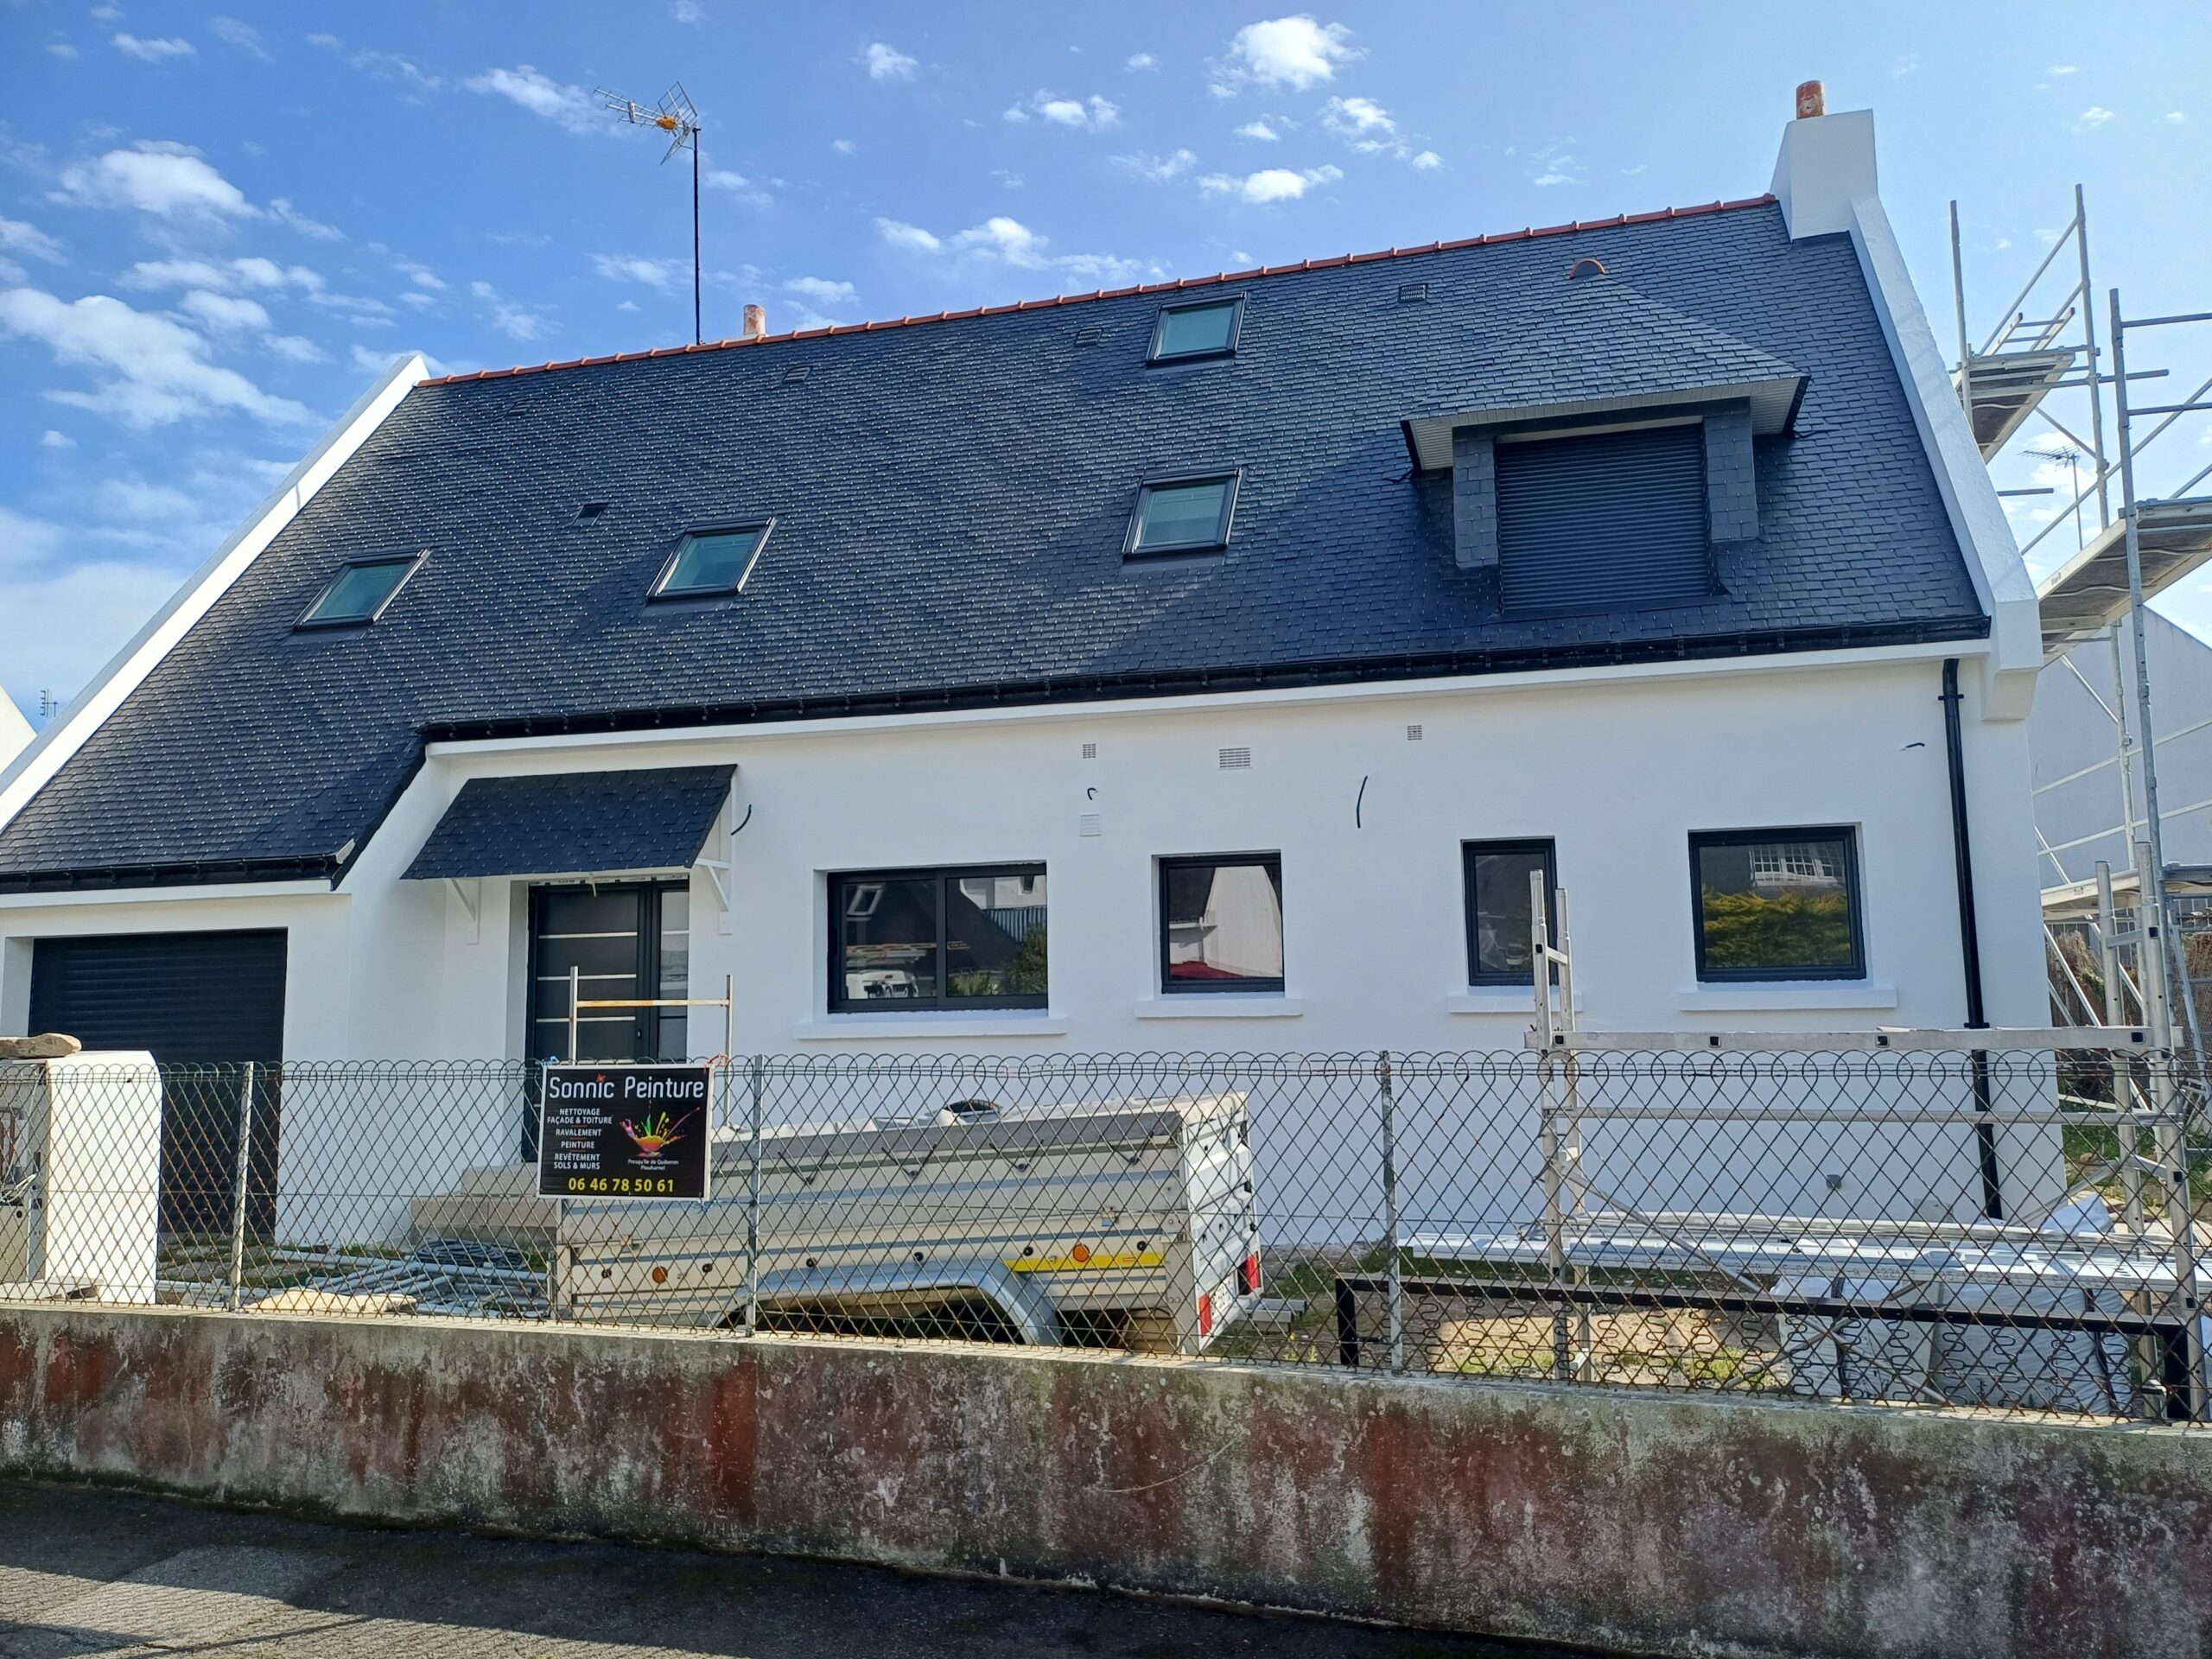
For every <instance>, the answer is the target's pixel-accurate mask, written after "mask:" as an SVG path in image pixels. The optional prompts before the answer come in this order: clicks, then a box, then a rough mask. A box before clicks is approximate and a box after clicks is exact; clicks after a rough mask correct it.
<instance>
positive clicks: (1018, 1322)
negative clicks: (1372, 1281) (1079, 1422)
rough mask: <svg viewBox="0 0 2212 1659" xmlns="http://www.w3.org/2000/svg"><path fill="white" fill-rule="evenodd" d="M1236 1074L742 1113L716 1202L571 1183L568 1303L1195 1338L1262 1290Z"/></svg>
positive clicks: (629, 1311)
mask: <svg viewBox="0 0 2212 1659" xmlns="http://www.w3.org/2000/svg"><path fill="white" fill-rule="evenodd" d="M1250 1141H1251V1136H1250V1128H1249V1121H1248V1119H1247V1116H1246V1113H1245V1096H1244V1095H1243V1092H1242V1091H1241V1090H1239V1091H1233V1092H1224V1093H1218V1094H1209V1095H1201V1096H1183V1097H1178V1098H1173V1099H1120V1100H1109V1101H1090V1102H1071V1103H1058V1104H1052V1105H1043V1106H1035V1107H1020V1108H1001V1106H999V1105H998V1104H996V1103H993V1102H990V1101H986V1100H963V1101H958V1102H955V1103H951V1104H949V1105H947V1106H945V1107H943V1108H941V1109H936V1110H934V1111H932V1112H931V1113H929V1114H927V1115H925V1116H914V1117H900V1118H889V1119H883V1118H879V1119H873V1120H869V1121H866V1122H849V1123H809V1124H787V1125H776V1126H772V1127H766V1128H757V1129H756V1128H751V1127H739V1126H725V1127H723V1128H721V1129H720V1130H719V1131H718V1132H717V1133H716V1135H715V1141H714V1147H713V1153H712V1160H711V1185H710V1188H709V1192H710V1196H709V1198H706V1199H705V1200H703V1201H696V1202H694V1201H687V1200H674V1201H670V1200H658V1201H656V1200H644V1201H640V1200H601V1199H594V1198H567V1199H563V1200H561V1201H560V1213H559V1217H558V1220H557V1224H556V1248H555V1249H554V1252H553V1263H552V1268H551V1277H552V1285H551V1289H552V1302H553V1315H554V1317H555V1318H556V1319H575V1320H580V1321H604V1322H610V1323H618V1324H622V1323H634V1324H640V1325H696V1326H699V1327H702V1328H733V1329H742V1330H747V1331H753V1330H758V1329H780V1330H828V1331H852V1330H863V1331H879V1332H890V1333H893V1334H905V1335H914V1334H924V1335H946V1336H963V1337H980V1338H996V1339H1000V1340H1010V1341H1015V1342H1021V1343H1031V1344H1058V1343H1070V1342H1074V1343H1083V1342H1091V1343H1098V1344H1106V1345H1113V1346H1123V1347H1134V1348H1141V1349H1152V1350H1168V1351H1177V1352H1182V1353H1196V1352H1199V1351H1203V1350H1205V1349H1206V1348H1208V1347H1210V1346H1211V1344H1213V1343H1214V1341H1215V1340H1216V1339H1217V1338H1218V1337H1219V1336H1220V1335H1221V1334H1222V1332H1224V1331H1225V1330H1227V1329H1228V1328H1229V1327H1230V1325H1233V1324H1235V1323H1236V1321H1237V1320H1239V1319H1243V1318H1244V1317H1246V1316H1247V1315H1248V1314H1249V1313H1252V1312H1253V1311H1254V1309H1255V1306H1256V1305H1257V1303H1258V1301H1259V1300H1260V1296H1261V1268H1260V1255H1259V1218H1258V1211H1257V1207H1256V1204H1255V1194H1254V1176H1253V1167H1252V1152H1251V1144H1250Z"/></svg>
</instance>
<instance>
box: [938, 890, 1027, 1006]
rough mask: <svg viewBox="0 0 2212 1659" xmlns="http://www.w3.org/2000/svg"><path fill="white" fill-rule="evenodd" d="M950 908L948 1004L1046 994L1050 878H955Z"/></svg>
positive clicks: (946, 946)
mask: <svg viewBox="0 0 2212 1659" xmlns="http://www.w3.org/2000/svg"><path fill="white" fill-rule="evenodd" d="M944 896H945V907H944V961H945V980H944V991H945V997H946V1000H947V1001H973V1000H974V999H976V998H977V997H1001V996H1022V995H1038V996H1042V995H1044V993H1045V878H1044V876H1043V875H1042V874H1032V875H969V876H954V877H951V878H949V879H948V880H947V883H946V887H945V895H944Z"/></svg>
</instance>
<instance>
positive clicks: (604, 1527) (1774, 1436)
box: [0, 1306, 2212, 1659]
mask: <svg viewBox="0 0 2212 1659" xmlns="http://www.w3.org/2000/svg"><path fill="white" fill-rule="evenodd" d="M0 1472H5V1473H8V1474H13V1475H22V1476H35V1477H42V1478H92V1479H97V1480H106V1481H119V1482H124V1483H128V1484H134V1485H139V1486H143V1487H147V1488H151V1489H156V1490H160V1491H171V1492H177V1493H182V1494H185V1495H188V1496H194V1497H207V1498H213V1499H218V1500H221V1501H225V1502H232V1503H267V1504H274V1505H279V1506H283V1507H287V1508H293V1509H299V1510H309V1511H314V1512H320V1513H329V1514H335V1515H340V1516H356V1517H360V1518H363V1519H371V1520H378V1521H391V1522H419V1523H431V1524H444V1525H461V1526H481V1527H490V1528H498V1529H516V1530H520V1531H524V1532H532V1533H544V1534H611V1535H621V1536H629V1537H637V1538H645V1539H660V1540H669V1541H682V1542H686V1543H692V1544H700V1545H705V1546H709V1547H712V1548H734V1549H766V1550H771V1551H785V1552H794V1553H804V1554H822V1555H830V1556H838V1557H846V1558H851V1559H857V1560H871V1561H880V1562H888V1563H892V1564H894V1565H898V1566H902V1567H916V1568H920V1569H924V1570H949V1571H964V1572H983V1573H1001V1572H1003V1573H1012V1574H1015V1575H1018V1576H1024V1577H1037V1578H1044V1579H1065V1578H1082V1579H1086V1580H1096V1581H1097V1582H1100V1583H1103V1584H1109V1585H1115V1586H1126V1587H1130V1588H1135V1589H1143V1590H1152V1591H1160V1592H1174V1593H1183V1594H1198V1595H1208V1596H1218V1597H1223V1598H1227V1599H1235V1600H1241V1601H1250V1602H1256V1603H1262V1604H1270V1605H1283V1606H1293V1607H1302V1608H1308V1609H1313V1610H1316V1611H1328V1612H1337V1613H1345V1614H1354V1615H1359V1616H1363V1617H1372V1618H1387V1619H1391V1620H1396V1621H1401V1622H1404V1623H1409V1624H1427V1625H1434V1626H1441V1627H1449V1628H1455V1629H1463V1630H1480V1631H1485V1632H1490V1633H1494V1634H1499V1635H1510V1636H1518V1637H1537V1638H1545V1639H1550V1640H1554V1641H1562V1642H1576V1643H1590V1644H1592V1645H1597V1646H1605V1647H1611V1648H1618V1649H1627V1650H1632V1651H1637V1652H1649V1653H1662V1654H1679V1655H1691V1654H1696V1655H1721V1654H1725V1655H1782V1654H1788V1655H1815V1654H1818V1655H1834V1654H1853V1655H1882V1656H1890V1655H1897V1656H1904V1655H1912V1656H1936V1655H1961V1656H1965V1655H1972V1656H1980V1655H1987V1656H1993V1659H1994V1656H2000V1655H2001V1656H2007V1659H2038V1656H2051V1659H2101V1656H2120V1655H2135V1654H2145V1655H2148V1654H2159V1655H2182V1654H2193V1653H2201V1652H2204V1651H2206V1650H2207V1643H2212V1568H2208V1566H2207V1554H2206V1541H2207V1540H2208V1538H2212V1434H2207V1433H2204V1432H2202V1431H2197V1430H2182V1429H2168V1428H2147V1427H2146V1428H2133V1429H2130V1428H2084V1427H2067V1426H2054V1425H2050V1424H2033V1423H2028V1422H2011V1421H1999V1420H1996V1419H1991V1418H1973V1417H1968V1416H1965V1415H1948V1416H1947V1415H1942V1414H1935V1413H1901V1412H1894V1411H1881V1410H1838V1409H1834V1408H1815V1407H1793V1406H1786V1405H1782V1406H1777V1405H1764V1404H1752V1403H1749V1402H1727V1401H1722V1400H1717V1399H1690V1398H1683V1397H1675V1398H1666V1397H1660V1396H1656V1395H1637V1394H1631V1393H1629V1392H1625V1391H1613V1390H1600V1389H1588V1390H1569V1389H1547V1388H1539V1387H1516V1386H1510V1385H1479V1384H1470V1383H1463V1382H1457V1381H1452V1380H1445V1379H1395V1378H1390V1377H1388V1376H1375V1375H1371V1374H1370V1375H1363V1376H1357V1377H1346V1376H1342V1375H1341V1374H1336V1373H1327V1372H1318V1371H1317V1372H1309V1373H1298V1372H1293V1371H1290V1370H1253V1369H1246V1368H1240V1367H1236V1366H1231V1365H1217V1364H1211V1363H1190V1362H1178V1361H1163V1360H1144V1359H1129V1358H1110V1357H1099V1356H1078V1355H1065V1354H1051V1355H1039V1354H1032V1353H1021V1352H1011V1351H997V1352H983V1351H975V1350H959V1349H953V1348H931V1349H930V1350H927V1351H924V1350H920V1349H916V1348H898V1347H891V1346H885V1345H874V1344H860V1343H842V1344H833V1343H819V1344H815V1343H804V1342H797V1341H774V1342H762V1343H759V1344H737V1343H733V1342H729V1341H727V1340H716V1339H713V1338H683V1337H662V1336H650V1337H648V1336H638V1335H614V1334H607V1333H594V1332H579V1331H573V1330H572V1331H557V1330H556V1331H542V1330H541V1331H530V1330H518V1329H515V1328H513V1327H504V1328H503V1327H499V1326H490V1325H453V1324H442V1323H438V1322H434V1321H429V1320H413V1321H404V1322H394V1323H385V1324H369V1323H351V1322H345V1321H338V1320H315V1319H283V1318H268V1317H261V1318H248V1319H241V1318H238V1317H235V1316H225V1315H219V1314H203V1313H182V1312H177V1311H168V1310H164V1311H156V1312H151V1313H149V1312H143V1311H140V1312H136V1313H127V1312H120V1311H115V1310H95V1309H88V1308H68V1307H61V1306H50V1307H42V1308H35V1309H10V1310H6V1311H4V1312H0Z"/></svg>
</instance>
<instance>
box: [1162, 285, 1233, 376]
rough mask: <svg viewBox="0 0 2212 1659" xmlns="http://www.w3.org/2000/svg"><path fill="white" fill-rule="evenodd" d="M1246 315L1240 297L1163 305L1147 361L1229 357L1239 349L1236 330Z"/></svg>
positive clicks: (1180, 361) (1181, 360)
mask: <svg viewBox="0 0 2212 1659" xmlns="http://www.w3.org/2000/svg"><path fill="white" fill-rule="evenodd" d="M1243 316H1244V301H1243V297H1242V296H1236V297H1234V298H1230V299H1226V300H1199V301H1197V302H1194V303H1192V304H1189V305H1166V306H1162V307H1161V308H1160V321H1159V323H1158V325H1157V326H1155V327H1154V329H1153V331H1152V354H1151V355H1150V356H1149V357H1147V359H1145V360H1146V361H1147V362H1148V363H1184V362H1188V361H1190V360H1192V359H1194V358H1201V357H1227V356H1230V354H1231V353H1234V352H1235V351H1236V333H1237V329H1238V327H1240V326H1241V324H1242V323H1243Z"/></svg>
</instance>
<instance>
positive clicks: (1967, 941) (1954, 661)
mask: <svg viewBox="0 0 2212 1659" xmlns="http://www.w3.org/2000/svg"><path fill="white" fill-rule="evenodd" d="M1938 701H1939V702H1942V705H1943V753H1944V757H1945V759H1946V760H1947V761H1948V766H1949V769H1950V775H1951V859H1952V869H1953V874H1954V879H1955V881H1956V883H1957V887H1958V891H1959V958H1960V963H1961V967H1962V969H1964V972H1965V975H1966V982H1967V983H1966V989H1967V1030H1968V1031H1986V1030H1987V1029H1988V1027H1989V1020H1988V1017H1987V1009H1986V1005H1985V1004H1984V1002H1983V1001H1982V994H1981V925H1980V921H1979V920H1978V919H1977V918H1976V917H1975V914H1974V831H1973V826H1972V825H1971V823H1969V822H1968V820H1967V752H1966V741H1965V739H1964V737H1963V735H1962V734H1961V731H1960V719H1959V709H1960V706H1961V704H1962V703H1963V702H1965V698H1964V697H1963V696H1961V695H1960V692H1959V659H1958V658H1955V657H1947V658H1944V659H1943V695H1942V697H1941V698H1939V699H1938ZM1974 1108H1975V1110H1976V1111H1977V1112H1978V1113H1979V1114H1980V1121H1979V1122H1976V1123H1975V1125H1974V1142H1975V1145H1976V1147H1977V1149H1978V1150H1979V1151H1980V1154H1981V1212H1982V1214H1984V1215H1985V1216H1987V1217H1989V1218H1990V1219H1991V1220H1992V1221H2002V1220H2004V1219H2005V1192H2004V1185H2003V1181H2002V1179H2001V1174H2000V1172H1999V1168H1998V1165H1997V1128H1996V1126H1995V1125H1994V1124H1993V1123H1992V1122H1990V1121H1989V1117H1988V1113H1989V1056H1988V1055H1987V1054H1986V1053H1985V1052H1982V1051H1981V1050H1980V1049H1976V1050H1975V1051H1974Z"/></svg>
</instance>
